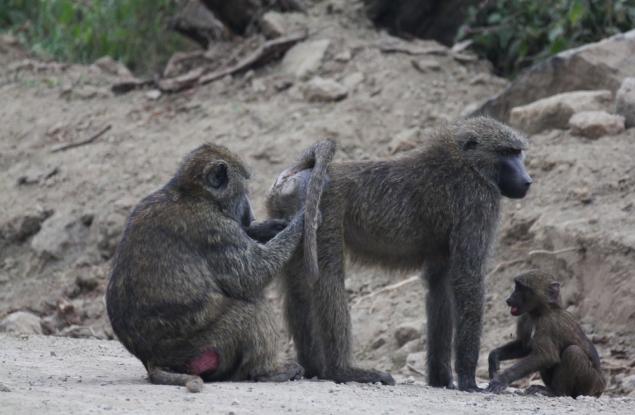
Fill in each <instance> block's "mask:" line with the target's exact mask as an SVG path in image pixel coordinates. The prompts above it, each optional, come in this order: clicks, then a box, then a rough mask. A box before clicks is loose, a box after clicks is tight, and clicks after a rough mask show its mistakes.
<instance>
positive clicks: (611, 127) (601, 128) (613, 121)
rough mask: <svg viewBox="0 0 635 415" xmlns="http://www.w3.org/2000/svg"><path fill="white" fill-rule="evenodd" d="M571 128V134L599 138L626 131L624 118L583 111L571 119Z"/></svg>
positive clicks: (601, 112) (603, 112)
mask: <svg viewBox="0 0 635 415" xmlns="http://www.w3.org/2000/svg"><path fill="white" fill-rule="evenodd" d="M569 126H570V127H571V134H574V135H581V136H584V137H588V138H599V137H602V136H604V135H615V134H619V133H621V132H622V131H624V117H622V116H621V115H613V114H609V113H608V112H605V111H583V112H578V113H576V114H574V115H573V117H571V119H570V120H569Z"/></svg>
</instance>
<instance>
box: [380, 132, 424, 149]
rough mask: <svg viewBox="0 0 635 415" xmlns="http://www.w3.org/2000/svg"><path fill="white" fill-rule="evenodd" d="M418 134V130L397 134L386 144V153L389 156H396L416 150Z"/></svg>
mask: <svg viewBox="0 0 635 415" xmlns="http://www.w3.org/2000/svg"><path fill="white" fill-rule="evenodd" d="M420 133H421V130H420V129H419V128H408V129H406V130H403V131H401V132H399V133H398V134H397V135H395V136H394V137H393V139H392V140H391V141H390V144H388V151H390V154H397V153H401V152H404V151H410V150H412V149H414V148H416V147H417V143H418V141H419V136H420Z"/></svg>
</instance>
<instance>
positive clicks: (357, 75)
mask: <svg viewBox="0 0 635 415" xmlns="http://www.w3.org/2000/svg"><path fill="white" fill-rule="evenodd" d="M364 79H365V76H364V74H363V73H361V72H353V73H352V74H350V75H347V76H345V77H344V79H342V84H344V86H345V87H346V88H347V89H348V90H349V91H354V90H355V89H356V88H357V87H358V86H359V85H360V84H361V83H362V82H364Z"/></svg>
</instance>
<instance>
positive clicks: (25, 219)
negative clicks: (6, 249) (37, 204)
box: [0, 209, 53, 242]
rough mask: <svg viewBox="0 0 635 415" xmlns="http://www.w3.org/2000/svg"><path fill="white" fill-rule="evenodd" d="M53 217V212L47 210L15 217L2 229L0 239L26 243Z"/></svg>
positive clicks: (0, 228) (0, 229)
mask: <svg viewBox="0 0 635 415" xmlns="http://www.w3.org/2000/svg"><path fill="white" fill-rule="evenodd" d="M51 215H53V210H51V209H45V210H42V211H39V212H36V213H26V214H24V215H20V216H17V217H14V218H12V219H10V220H9V221H8V222H6V223H5V224H3V225H2V227H0V237H2V238H4V239H6V240H7V241H9V242H24V241H25V240H27V239H28V238H30V237H31V236H33V235H35V234H36V233H38V232H39V231H40V229H41V228H42V223H43V222H44V221H45V220H46V219H48V218H49V217H51Z"/></svg>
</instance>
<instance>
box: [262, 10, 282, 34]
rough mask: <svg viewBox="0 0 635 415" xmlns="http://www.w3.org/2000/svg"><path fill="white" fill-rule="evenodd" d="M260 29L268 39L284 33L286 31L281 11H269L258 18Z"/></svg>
mask: <svg viewBox="0 0 635 415" xmlns="http://www.w3.org/2000/svg"><path fill="white" fill-rule="evenodd" d="M260 29H261V30H262V33H263V34H264V35H265V36H266V37H267V38H268V39H274V38H276V37H280V36H282V35H284V34H285V33H286V32H287V31H286V29H285V25H284V16H283V15H282V13H278V12H274V11H270V12H267V13H265V14H264V15H263V16H262V17H261V18H260Z"/></svg>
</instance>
